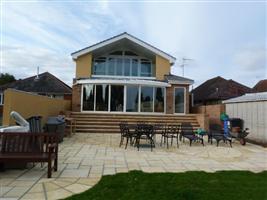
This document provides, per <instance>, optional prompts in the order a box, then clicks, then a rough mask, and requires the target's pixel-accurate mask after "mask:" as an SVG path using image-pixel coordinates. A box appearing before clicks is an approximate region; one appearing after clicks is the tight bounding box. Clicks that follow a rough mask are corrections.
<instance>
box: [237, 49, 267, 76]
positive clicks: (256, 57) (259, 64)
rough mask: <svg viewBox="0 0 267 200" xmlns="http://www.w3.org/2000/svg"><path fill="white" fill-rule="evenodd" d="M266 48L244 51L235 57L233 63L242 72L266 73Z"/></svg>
mask: <svg viewBox="0 0 267 200" xmlns="http://www.w3.org/2000/svg"><path fill="white" fill-rule="evenodd" d="M266 53H267V51H266V49H265V48H250V49H248V48H247V49H242V50H241V51H239V52H238V53H237V54H236V55H234V58H233V62H234V64H235V65H236V66H238V67H239V68H240V69H242V70H246V71H249V72H251V71H262V70H263V71H264V70H266V67H267V58H266Z"/></svg>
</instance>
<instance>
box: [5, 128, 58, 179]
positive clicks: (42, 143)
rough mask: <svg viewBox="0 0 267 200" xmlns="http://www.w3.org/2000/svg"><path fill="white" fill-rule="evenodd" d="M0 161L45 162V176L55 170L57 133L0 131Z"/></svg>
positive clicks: (48, 175) (49, 175)
mask: <svg viewBox="0 0 267 200" xmlns="http://www.w3.org/2000/svg"><path fill="white" fill-rule="evenodd" d="M0 139H1V140H0V141H1V149H0V163H2V164H3V165H5V163H19V162H22V161H23V162H33V163H34V162H41V163H43V162H47V163H48V173H47V177H48V178H51V175H52V162H53V161H54V165H53V169H54V171H57V165H58V134H56V133H0Z"/></svg>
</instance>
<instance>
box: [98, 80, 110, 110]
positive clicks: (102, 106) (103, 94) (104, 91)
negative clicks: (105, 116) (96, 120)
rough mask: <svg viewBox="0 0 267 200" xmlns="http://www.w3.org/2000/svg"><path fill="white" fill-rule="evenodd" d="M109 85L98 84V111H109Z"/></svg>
mask: <svg viewBox="0 0 267 200" xmlns="http://www.w3.org/2000/svg"><path fill="white" fill-rule="evenodd" d="M108 95H109V86H108V85H107V84H103V85H96V107H95V109H96V111H108Z"/></svg>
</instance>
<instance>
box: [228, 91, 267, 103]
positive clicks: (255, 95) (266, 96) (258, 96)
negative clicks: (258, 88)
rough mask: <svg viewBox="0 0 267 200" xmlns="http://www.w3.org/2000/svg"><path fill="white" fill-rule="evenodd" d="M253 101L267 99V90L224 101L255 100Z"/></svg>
mask: <svg viewBox="0 0 267 200" xmlns="http://www.w3.org/2000/svg"><path fill="white" fill-rule="evenodd" d="M253 101H267V92H260V93H250V94H245V95H243V96H240V97H236V98H232V99H228V100H226V101H223V103H226V104H227V103H241V102H253Z"/></svg>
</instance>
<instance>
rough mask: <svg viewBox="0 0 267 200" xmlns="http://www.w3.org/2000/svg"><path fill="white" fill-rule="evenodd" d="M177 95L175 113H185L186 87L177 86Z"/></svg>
mask: <svg viewBox="0 0 267 200" xmlns="http://www.w3.org/2000/svg"><path fill="white" fill-rule="evenodd" d="M174 95H175V96H174V97H175V106H174V107H175V113H185V102H184V97H185V89H184V88H175V90H174Z"/></svg>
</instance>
